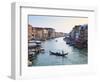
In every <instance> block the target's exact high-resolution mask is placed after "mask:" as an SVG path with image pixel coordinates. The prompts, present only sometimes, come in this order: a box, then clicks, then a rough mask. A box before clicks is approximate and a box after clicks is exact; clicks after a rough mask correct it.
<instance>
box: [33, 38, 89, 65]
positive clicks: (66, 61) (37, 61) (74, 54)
mask: <svg viewBox="0 0 100 82" xmlns="http://www.w3.org/2000/svg"><path fill="white" fill-rule="evenodd" d="M42 47H43V48H44V49H45V52H44V53H39V54H38V55H36V57H35V58H34V60H33V65H32V66H49V65H73V64H87V63H88V55H87V50H86V49H77V48H74V47H73V46H69V45H68V44H66V42H65V41H64V40H63V37H60V38H55V39H50V40H46V41H44V42H42ZM62 50H63V51H64V53H67V52H68V53H69V54H68V55H67V56H65V57H62V56H55V55H50V53H49V51H54V52H60V53H61V52H62Z"/></svg>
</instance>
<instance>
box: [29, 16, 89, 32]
mask: <svg viewBox="0 0 100 82" xmlns="http://www.w3.org/2000/svg"><path fill="white" fill-rule="evenodd" d="M28 24H30V25H32V26H33V27H47V28H54V29H55V30H56V31H57V32H64V33H69V32H70V31H71V30H72V28H73V27H74V26H75V25H83V24H88V18H82V17H57V16H34V15H33V16H32V15H31V16H28Z"/></svg>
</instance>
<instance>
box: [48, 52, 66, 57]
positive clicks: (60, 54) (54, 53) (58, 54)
mask: <svg viewBox="0 0 100 82" xmlns="http://www.w3.org/2000/svg"><path fill="white" fill-rule="evenodd" d="M49 52H50V55H56V56H65V55H68V53H63V54H62V53H59V52H52V51H49Z"/></svg>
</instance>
